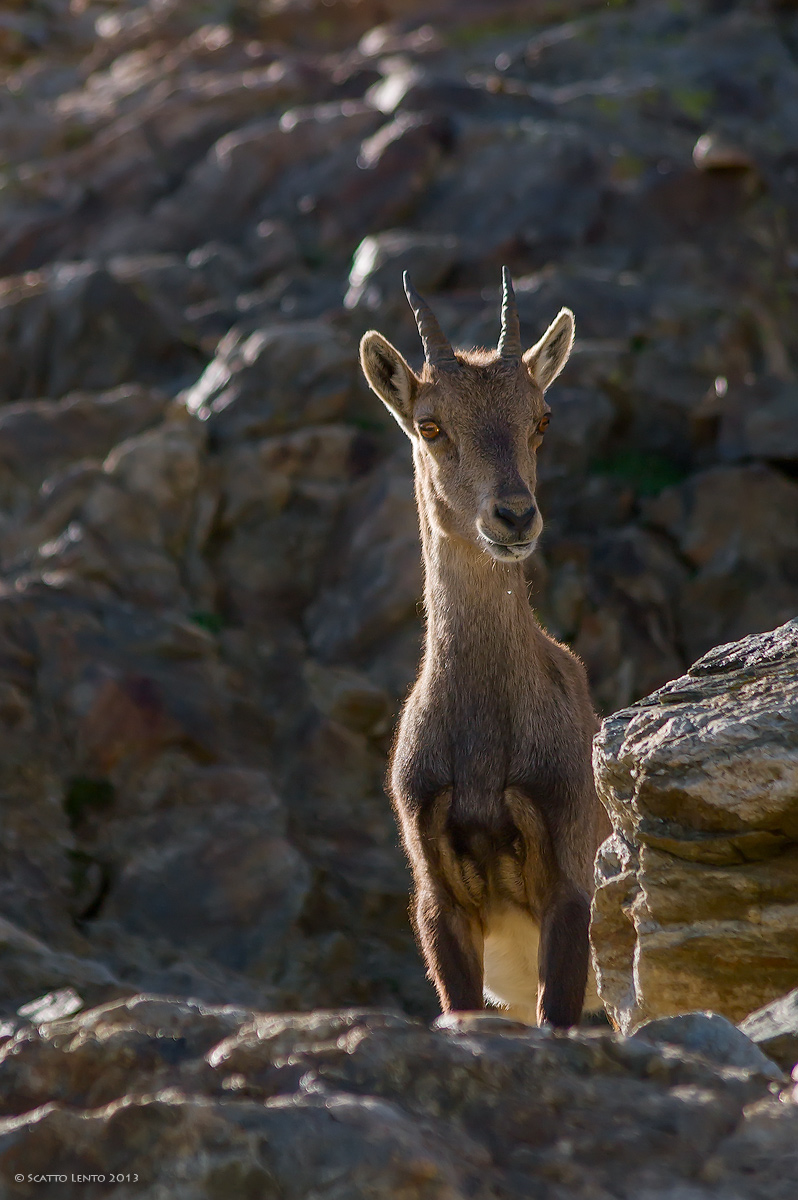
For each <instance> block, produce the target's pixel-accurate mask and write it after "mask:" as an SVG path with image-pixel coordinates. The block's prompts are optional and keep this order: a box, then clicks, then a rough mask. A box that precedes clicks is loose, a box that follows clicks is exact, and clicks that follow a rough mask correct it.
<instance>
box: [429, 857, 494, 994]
mask: <svg viewBox="0 0 798 1200" xmlns="http://www.w3.org/2000/svg"><path fill="white" fill-rule="evenodd" d="M414 918H415V920H414V924H415V927H416V934H417V936H418V940H419V943H420V945H421V949H422V952H423V954H424V960H425V962H426V964H427V973H428V975H429V977H430V979H431V980H432V982H433V984H434V985H435V990H436V991H437V993H438V998H439V999H440V1002H441V1009H442V1010H443V1012H452V1011H454V1012H460V1011H463V1010H469V1009H475V1008H484V1007H485V1004H484V1000H483V998H482V934H481V931H480V930H479V927H478V926H477V925H476V924H475V923H474V922H472V921H470V920H469V918H468V916H467V915H466V914H465V913H464V912H463V911H462V909H459V908H455V907H454V906H453V904H452V901H451V899H450V898H449V897H447V896H446V895H445V894H441V891H440V890H439V889H436V888H435V885H434V884H432V883H431V882H429V881H428V882H427V883H426V885H422V887H421V888H420V889H419V890H418V891H417V893H416V897H415V912H414Z"/></svg>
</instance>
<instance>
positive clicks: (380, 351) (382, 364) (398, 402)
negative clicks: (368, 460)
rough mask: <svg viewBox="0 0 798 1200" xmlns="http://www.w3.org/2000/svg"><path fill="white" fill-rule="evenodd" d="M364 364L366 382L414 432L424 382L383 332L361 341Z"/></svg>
mask: <svg viewBox="0 0 798 1200" xmlns="http://www.w3.org/2000/svg"><path fill="white" fill-rule="evenodd" d="M360 365H361V367H362V368H363V374H364V375H365V376H366V382H367V383H368V385H369V387H370V388H371V390H372V391H373V392H376V393H377V395H378V396H379V398H380V400H382V402H383V404H385V405H386V407H387V408H388V410H389V411H390V413H391V415H392V416H394V417H396V420H397V421H398V422H399V424H400V425H401V426H402V428H403V429H404V431H405V433H409V434H411V435H412V433H413V401H414V400H415V398H416V393H417V392H418V386H419V383H420V382H421V381H420V380H419V378H418V376H417V375H416V374H415V372H414V371H412V370H411V368H410V367H409V366H408V365H407V363H406V362H405V360H404V359H403V358H402V356H401V354H400V353H399V351H398V350H397V349H396V348H395V347H394V346H392V345H391V343H390V342H388V341H386V340H385V338H384V337H383V336H382V334H381V333H377V332H376V330H374V329H371V330H369V332H368V333H364V334H363V337H362V339H361V342H360Z"/></svg>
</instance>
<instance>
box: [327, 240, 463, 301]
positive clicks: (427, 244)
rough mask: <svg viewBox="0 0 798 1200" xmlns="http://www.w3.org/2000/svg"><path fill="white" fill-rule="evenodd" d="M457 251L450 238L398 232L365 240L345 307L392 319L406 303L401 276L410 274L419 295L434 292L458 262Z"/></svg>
mask: <svg viewBox="0 0 798 1200" xmlns="http://www.w3.org/2000/svg"><path fill="white" fill-rule="evenodd" d="M458 249H459V247H458V241H457V238H456V237H453V236H452V235H451V234H420V233H411V232H409V231H405V230H401V229H396V230H389V231H388V232H386V233H378V234H374V235H372V236H370V237H367V238H364V239H363V241H362V242H361V243H360V245H359V246H358V248H357V250H356V251H355V256H354V259H353V260H352V269H351V271H350V272H349V290H348V292H347V293H346V296H345V298H344V304H345V306H346V307H347V308H364V309H366V310H368V311H375V310H377V309H379V310H380V312H381V315H382V316H385V315H387V314H388V313H390V314H391V315H393V314H394V313H396V311H397V309H398V307H399V305H400V304H403V303H405V300H404V291H403V289H402V286H401V281H402V272H403V271H408V272H409V273H410V276H411V278H412V280H413V283H414V285H415V286H416V287H417V288H418V289H419V290H420V291H423V292H426V291H434V290H435V288H436V287H437V286H438V284H440V283H441V281H442V280H443V279H444V278H445V277H446V275H447V274H448V273H449V272H450V271H451V269H452V267H453V266H454V265H455V263H456V262H457V257H458Z"/></svg>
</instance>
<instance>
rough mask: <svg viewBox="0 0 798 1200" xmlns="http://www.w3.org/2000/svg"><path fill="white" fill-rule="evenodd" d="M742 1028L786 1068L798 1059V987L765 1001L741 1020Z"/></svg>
mask: <svg viewBox="0 0 798 1200" xmlns="http://www.w3.org/2000/svg"><path fill="white" fill-rule="evenodd" d="M740 1029H741V1030H742V1032H743V1033H744V1034H745V1035H746V1037H749V1038H750V1039H751V1041H752V1042H754V1043H755V1045H757V1046H759V1048H760V1049H761V1050H764V1052H765V1054H767V1056H768V1057H769V1058H772V1059H773V1061H774V1062H777V1063H778V1064H779V1066H780V1067H783V1068H784V1070H785V1071H791V1070H792V1068H793V1067H794V1066H795V1064H796V1063H797V1062H798V989H796V990H795V991H793V992H790V993H789V994H788V995H786V996H782V997H781V998H780V999H778V1000H774V1001H773V1003H772V1004H765V1005H764V1006H763V1007H762V1008H759V1009H757V1011H756V1012H752V1013H751V1014H750V1015H749V1016H747V1017H746V1018H745V1020H744V1021H741V1022H740Z"/></svg>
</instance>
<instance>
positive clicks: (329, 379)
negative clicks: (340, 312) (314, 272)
mask: <svg viewBox="0 0 798 1200" xmlns="http://www.w3.org/2000/svg"><path fill="white" fill-rule="evenodd" d="M353 380H354V362H353V351H352V347H351V345H349V344H348V343H347V342H346V341H345V340H344V339H343V338H342V337H341V336H340V335H338V334H337V333H336V332H335V331H334V330H333V329H332V328H331V327H330V325H329V324H327V323H326V322H323V321H306V322H297V323H285V324H281V325H273V326H271V327H270V328H267V329H263V330H259V331H258V332H256V333H251V332H249V333H247V332H244V331H242V330H239V329H231V330H230V332H229V333H228V334H227V335H226V337H224V338H223V339H222V341H221V342H220V344H219V347H218V349H217V353H216V358H215V359H214V360H213V362H212V363H210V364H209V366H208V367H207V368H206V370H205V372H204V373H203V374H202V375H201V376H200V378H199V380H198V381H197V383H196V384H195V385H194V386H193V387H192V388H191V389H189V391H188V392H186V393H185V402H186V408H187V409H188V411H189V412H190V413H192V414H193V415H195V416H198V417H199V418H200V419H201V420H203V421H207V423H208V429H209V431H210V433H211V436H212V437H213V438H214V439H215V440H216V441H217V442H218V443H219V444H221V445H226V444H228V443H230V442H232V441H234V440H239V439H242V438H253V437H264V436H266V435H267V434H272V433H282V432H284V431H286V430H289V429H296V428H297V427H298V426H300V425H311V424H316V423H318V422H320V421H325V420H327V421H329V420H332V419H335V418H336V417H338V416H340V415H341V413H342V412H343V411H344V408H345V405H346V402H347V399H348V396H349V392H350V389H351V387H352V383H353Z"/></svg>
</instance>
